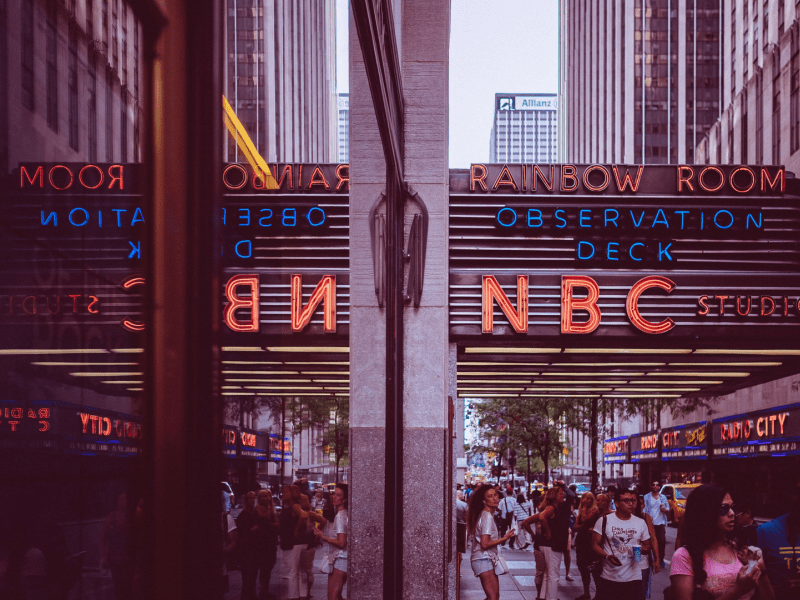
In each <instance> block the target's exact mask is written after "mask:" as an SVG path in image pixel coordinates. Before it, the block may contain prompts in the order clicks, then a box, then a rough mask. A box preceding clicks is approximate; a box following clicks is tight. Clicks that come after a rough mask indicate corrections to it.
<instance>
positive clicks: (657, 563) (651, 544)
mask: <svg viewBox="0 0 800 600" xmlns="http://www.w3.org/2000/svg"><path fill="white" fill-rule="evenodd" d="M644 522H645V523H646V524H647V532H648V533H649V534H650V539H649V540H644V541H642V550H645V549H646V550H652V551H653V554H654V555H655V560H654V563H653V572H655V573H658V572H660V571H661V557H660V556H659V555H658V543H657V542H656V539H657V538H656V530H655V528H654V527H653V518H652V517H651V516H650V515H648V514H647V513H645V515H644Z"/></svg>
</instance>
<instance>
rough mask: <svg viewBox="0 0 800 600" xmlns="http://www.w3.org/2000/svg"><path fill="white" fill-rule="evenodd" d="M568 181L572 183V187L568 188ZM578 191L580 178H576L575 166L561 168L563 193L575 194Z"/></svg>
mask: <svg viewBox="0 0 800 600" xmlns="http://www.w3.org/2000/svg"><path fill="white" fill-rule="evenodd" d="M567 180H570V181H572V185H571V186H569V187H567ZM577 189H578V178H577V177H575V167H574V166H573V165H562V166H561V191H562V192H574V191H575V190H577Z"/></svg>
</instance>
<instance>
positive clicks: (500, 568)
mask: <svg viewBox="0 0 800 600" xmlns="http://www.w3.org/2000/svg"><path fill="white" fill-rule="evenodd" d="M494 572H495V575H504V574H505V573H508V563H507V562H506V559H505V558H503V557H502V556H500V555H499V554H498V555H497V560H495V561H494Z"/></svg>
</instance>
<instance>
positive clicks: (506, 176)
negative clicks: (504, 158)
mask: <svg viewBox="0 0 800 600" xmlns="http://www.w3.org/2000/svg"><path fill="white" fill-rule="evenodd" d="M501 185H510V186H511V189H512V190H514V191H515V192H516V191H517V182H516V181H514V176H513V175H512V174H511V171H509V170H508V165H503V169H502V170H501V171H500V175H498V176H497V179H496V180H495V182H494V186H493V187H492V190H496V189H497V188H498V187H500V186H501Z"/></svg>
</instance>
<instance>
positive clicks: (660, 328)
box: [481, 275, 676, 334]
mask: <svg viewBox="0 0 800 600" xmlns="http://www.w3.org/2000/svg"><path fill="white" fill-rule="evenodd" d="M675 287H676V286H675V283H674V282H672V281H671V280H669V279H667V278H666V277H661V276H658V275H650V276H647V277H644V278H642V279H640V280H639V281H637V282H636V283H635V284H634V285H633V286H632V287H631V289H630V291H629V292H628V296H627V299H626V302H625V309H626V312H627V314H628V319H629V320H630V322H631V324H632V325H633V326H634V327H636V328H637V329H639V330H640V331H643V332H644V333H650V334H659V333H666V332H667V331H669V330H671V329H672V328H673V327H674V326H675V323H674V321H673V320H672V319H671V318H669V317H667V318H666V319H664V320H662V321H659V322H657V323H654V322H652V321H648V320H647V319H645V318H644V317H643V316H642V314H641V313H640V312H639V307H638V302H639V298H640V296H641V295H642V293H643V292H645V291H646V290H648V289H651V288H657V289H662V290H665V291H666V292H667V293H669V292H671V291H672V290H674V289H675ZM576 289H584V290H586V293H585V295H583V296H578V295H577V294H576V293H575V290H576ZM482 295H483V302H482V304H483V310H482V323H481V331H482V332H483V333H493V332H494V316H493V314H492V312H493V309H494V302H495V301H497V304H498V306H499V307H500V310H502V311H503V314H504V315H505V316H506V317H507V318H508V321H509V323H510V324H511V326H512V327H513V329H514V331H516V332H517V333H527V331H528V277H527V276H526V275H519V276H518V277H517V307H516V308H514V305H513V303H512V302H511V300H510V299H509V298H508V296H507V295H506V293H505V292H504V291H503V289H502V288H501V287H500V284H499V283H498V282H497V279H496V278H495V277H494V276H493V275H484V276H483V286H482ZM598 300H600V286H599V285H598V284H597V282H596V281H595V280H594V279H592V278H591V277H588V276H585V275H562V277H561V333H571V334H585V333H591V332H592V331H594V330H595V329H597V328H598V327H599V326H600V323H601V319H602V314H601V312H600V307H599V306H598ZM575 310H585V311H587V312H588V313H589V318H588V319H587V320H586V321H576V320H575V318H574V311H575Z"/></svg>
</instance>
